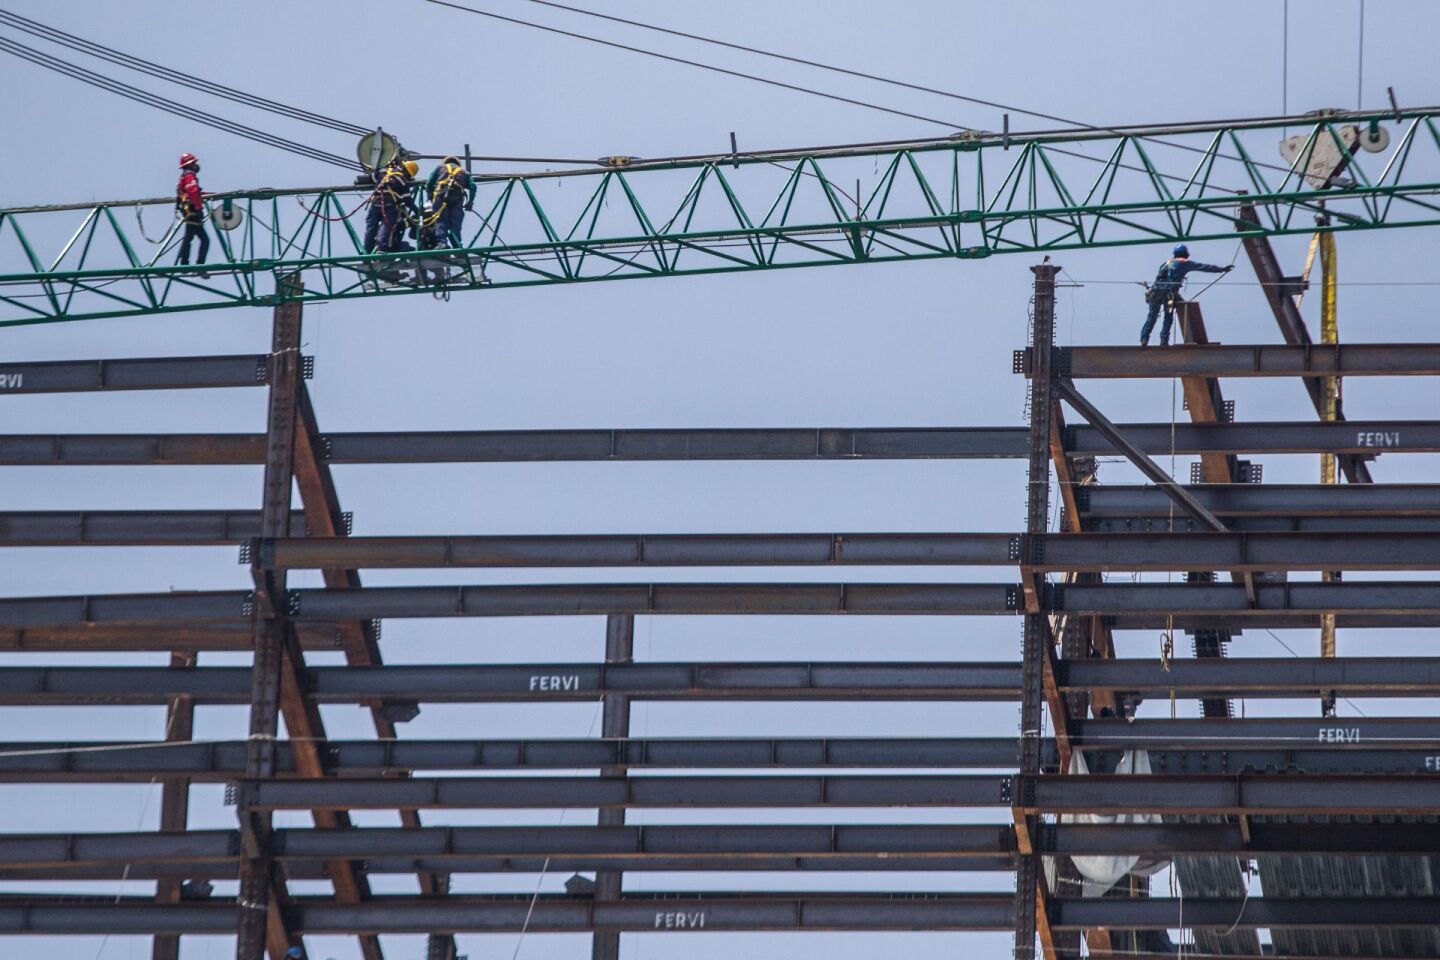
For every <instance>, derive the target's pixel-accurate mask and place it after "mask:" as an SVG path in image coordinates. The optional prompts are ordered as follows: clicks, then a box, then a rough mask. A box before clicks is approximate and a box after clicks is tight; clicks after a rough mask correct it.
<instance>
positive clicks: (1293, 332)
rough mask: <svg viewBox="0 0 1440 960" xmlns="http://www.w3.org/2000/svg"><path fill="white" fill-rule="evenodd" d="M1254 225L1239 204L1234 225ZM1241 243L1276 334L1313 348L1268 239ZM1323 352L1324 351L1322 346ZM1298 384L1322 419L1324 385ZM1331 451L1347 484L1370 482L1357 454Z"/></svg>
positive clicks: (1251, 213)
mask: <svg viewBox="0 0 1440 960" xmlns="http://www.w3.org/2000/svg"><path fill="white" fill-rule="evenodd" d="M1258 222H1259V219H1258V214H1257V213H1256V210H1255V207H1254V205H1253V204H1241V205H1240V208H1239V216H1238V217H1237V218H1236V223H1237V225H1245V224H1255V223H1258ZM1242 242H1243V243H1244V246H1245V253H1246V254H1247V255H1248V256H1249V257H1250V265H1251V266H1252V267H1254V268H1255V278H1256V279H1257V280H1259V281H1260V289H1261V290H1262V291H1263V292H1264V294H1265V299H1266V301H1267V302H1268V303H1269V304H1270V311H1271V312H1272V313H1273V314H1274V315H1275V322H1276V323H1277V324H1279V326H1280V335H1281V336H1282V337H1284V338H1285V342H1286V343H1287V344H1289V345H1290V346H1292V347H1301V348H1303V349H1314V342H1313V341H1312V340H1311V339H1310V331H1309V330H1308V329H1306V327H1305V318H1304V317H1302V316H1301V315H1300V308H1299V307H1298V306H1296V305H1295V299H1294V297H1292V296H1291V295H1290V292H1289V289H1288V287H1287V285H1286V284H1285V274H1284V271H1282V270H1281V269H1280V261H1279V259H1278V258H1276V256H1275V248H1274V247H1273V246H1271V244H1270V238H1269V237H1266V236H1264V235H1263V234H1256V233H1254V232H1253V231H1252V232H1251V233H1250V234H1249V235H1247V236H1246V237H1244V239H1243V241H1242ZM1323 349H1325V348H1323V347H1322V350H1323ZM1301 383H1303V384H1304V386H1305V392H1306V393H1307V394H1308V395H1309V396H1310V403H1311V405H1313V406H1314V407H1315V413H1316V415H1317V416H1319V417H1320V419H1321V420H1325V419H1326V400H1325V390H1324V385H1323V384H1322V382H1321V381H1320V380H1318V379H1316V378H1315V377H1305V378H1304V379H1302V380H1301ZM1335 419H1336V420H1338V421H1344V420H1345V412H1344V410H1343V409H1341V407H1340V406H1339V405H1338V404H1337V405H1336V408H1335ZM1319 452H1322V453H1324V452H1329V451H1319ZM1335 452H1336V453H1337V454H1338V456H1337V459H1336V462H1337V463H1338V464H1339V465H1340V468H1341V470H1343V471H1344V473H1345V479H1347V480H1349V481H1350V482H1351V483H1374V478H1373V477H1372V476H1371V475H1370V468H1369V466H1367V465H1366V462H1365V460H1364V459H1363V457H1362V456H1359V455H1357V453H1356V451H1335Z"/></svg>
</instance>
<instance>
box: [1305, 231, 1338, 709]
mask: <svg viewBox="0 0 1440 960" xmlns="http://www.w3.org/2000/svg"><path fill="white" fill-rule="evenodd" d="M1316 238H1317V239H1318V240H1319V246H1320V274H1321V281H1320V282H1321V288H1320V342H1321V343H1339V342H1340V329H1339V325H1338V323H1337V320H1336V315H1335V313H1336V311H1335V286H1336V284H1335V271H1336V266H1337V264H1336V257H1335V235H1334V234H1333V233H1330V232H1329V231H1320V232H1319V233H1317V234H1316ZM1312 249H1313V247H1312ZM1323 389H1324V397H1325V412H1324V419H1325V420H1326V421H1333V420H1335V418H1336V412H1337V410H1338V409H1339V405H1340V378H1339V377H1326V378H1325V379H1324V385H1323ZM1320 482H1321V483H1335V482H1336V477H1335V454H1333V453H1322V454H1321V455H1320ZM1321 579H1322V580H1327V581H1333V580H1338V579H1340V573H1339V571H1335V570H1328V571H1326V572H1324V573H1323V574H1321ZM1320 656H1321V657H1333V656H1335V614H1333V613H1324V614H1321V615H1320ZM1320 711H1321V714H1322V715H1323V716H1327V717H1328V716H1334V714H1335V693H1334V691H1327V692H1326V693H1325V694H1324V695H1323V696H1322V697H1321V700H1320Z"/></svg>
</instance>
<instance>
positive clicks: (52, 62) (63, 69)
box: [0, 37, 360, 170]
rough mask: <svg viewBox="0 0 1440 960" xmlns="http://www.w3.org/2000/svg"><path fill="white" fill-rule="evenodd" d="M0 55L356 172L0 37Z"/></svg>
mask: <svg viewBox="0 0 1440 960" xmlns="http://www.w3.org/2000/svg"><path fill="white" fill-rule="evenodd" d="M0 51H4V52H5V53H9V54H11V55H12V56H16V57H19V58H20V59H22V60H28V61H29V62H30V63H33V64H35V65H36V66H40V67H44V68H45V69H47V70H51V71H53V72H55V73H59V74H61V75H63V76H67V77H70V78H71V79H73V80H79V81H80V82H82V83H85V84H88V85H90V86H92V87H96V88H98V89H101V90H106V91H108V92H110V93H114V94H118V95H119V96H122V97H125V98H126V99H128V100H133V101H135V102H136V103H141V104H144V105H146V106H149V107H154V108H155V109H157V110H163V111H165V112H166V113H169V114H173V115H175V116H178V117H182V118H184V119H186V120H191V121H193V122H196V123H201V124H204V125H205V126H208V127H213V128H214V129H216V130H223V131H224V132H226V133H232V134H235V135H236V136H239V137H244V138H245V139H247V140H252V141H254V142H256V143H261V144H264V145H266V146H271V147H277V148H279V149H281V150H285V151H287V152H289V153H294V154H297V155H299V156H302V157H306V158H308V159H311V160H319V161H320V162H322V163H328V164H333V165H334V166H338V167H344V168H346V169H351V170H358V169H360V164H359V163H358V162H356V161H354V160H351V159H348V158H346V157H342V156H340V155H339V154H335V153H330V152H328V151H325V150H321V149H319V148H317V147H311V146H308V145H306V144H303V143H299V142H297V141H295V140H289V139H287V138H285V137H281V136H277V135H276V134H272V133H267V132H265V131H263V130H258V129H256V128H255V127H250V126H246V125H245V124H242V123H238V122H236V121H234V120H227V119H225V118H224V117H220V116H216V115H215V114H212V113H208V112H206V111H204V110H201V109H199V108H198V107H193V106H189V105H186V104H181V103H176V102H175V101H173V100H169V99H167V98H165V97H161V96H159V95H158V94H153V93H150V92H149V91H146V90H142V89H141V88H139V87H135V86H131V85H130V84H128V83H122V82H121V81H119V80H115V79H113V78H111V77H107V76H105V75H104V74H100V73H96V72H94V71H93V70H87V69H86V68H84V67H81V66H78V65H76V64H73V63H71V62H69V61H68V60H63V59H61V58H59V57H54V56H51V55H50V54H48V53H44V52H42V51H40V50H36V49H35V48H33V47H29V46H26V45H25V44H23V43H20V42H18V41H16V40H12V39H10V38H8V37H0Z"/></svg>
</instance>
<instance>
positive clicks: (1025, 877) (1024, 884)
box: [1013, 258, 1060, 960]
mask: <svg viewBox="0 0 1440 960" xmlns="http://www.w3.org/2000/svg"><path fill="white" fill-rule="evenodd" d="M1030 270H1031V272H1032V273H1034V274H1035V299H1034V308H1033V309H1034V332H1033V337H1032V339H1031V343H1030V346H1031V353H1032V355H1033V356H1034V358H1035V369H1034V374H1033V376H1031V378H1030V446H1029V457H1030V463H1029V473H1028V475H1027V483H1026V491H1027V493H1026V498H1025V532H1026V533H1027V534H1028V535H1029V536H1030V537H1032V538H1033V537H1035V536H1036V535H1037V534H1044V533H1045V532H1046V530H1047V528H1048V526H1049V521H1050V417H1051V404H1052V402H1053V400H1054V397H1053V394H1052V363H1051V361H1052V359H1053V357H1054V346H1055V275H1056V274H1057V273H1058V272H1059V271H1060V268H1059V267H1058V266H1055V265H1053V264H1051V263H1049V262H1048V258H1047V262H1046V263H1043V264H1040V265H1039V266H1034V267H1031V268H1030ZM1028 559H1029V558H1021V562H1022V563H1024V562H1026V561H1027V560H1028ZM1043 587H1044V578H1043V577H1041V578H1040V582H1039V583H1037V584H1035V585H1034V589H1035V592H1036V593H1037V594H1039V593H1040V592H1041V591H1042V590H1043ZM1030 589H1031V585H1030V584H1028V583H1027V584H1026V590H1027V592H1028V591H1029V590H1030ZM1046 617H1047V614H1046V613H1045V611H1044V610H1043V609H1037V608H1036V607H1035V606H1034V605H1032V604H1029V603H1027V604H1026V613H1025V628H1024V629H1025V633H1024V641H1023V646H1022V650H1021V691H1020V778H1019V783H1021V784H1022V785H1023V784H1028V783H1029V782H1030V778H1033V777H1035V776H1038V775H1039V773H1040V759H1041V758H1040V734H1041V729H1040V728H1041V724H1042V723H1043V716H1042V708H1043V705H1044V703H1045V657H1046V653H1047V651H1046V649H1045V645H1046V643H1048V642H1049V636H1050V631H1049V624H1048V622H1047V620H1046ZM1021 789H1022V790H1023V789H1024V787H1023V786H1022V787H1021ZM1027 800H1028V798H1027V797H1025V796H1016V797H1014V798H1013V801H1014V803H1015V804H1016V805H1017V807H1019V806H1025V805H1026V803H1027ZM1035 822H1036V818H1035V817H1033V816H1026V815H1023V814H1018V815H1017V822H1016V827H1017V833H1018V834H1020V835H1023V837H1024V840H1025V843H1024V844H1023V845H1022V846H1021V855H1020V857H1019V859H1018V860H1017V861H1016V868H1015V958H1016V960H1032V958H1033V957H1034V956H1035V935H1036V930H1037V923H1038V922H1039V920H1040V918H1039V917H1037V898H1038V897H1039V895H1040V890H1039V886H1040V883H1041V880H1042V877H1043V874H1042V873H1041V870H1040V858H1039V857H1038V856H1037V855H1036V854H1035V853H1034V852H1033V847H1032V846H1031V845H1030V843H1029V840H1030V838H1031V837H1033V836H1034V835H1035V830H1034V827H1035Z"/></svg>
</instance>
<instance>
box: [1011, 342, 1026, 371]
mask: <svg viewBox="0 0 1440 960" xmlns="http://www.w3.org/2000/svg"><path fill="white" fill-rule="evenodd" d="M1010 372H1011V373H1016V374H1020V373H1029V372H1030V348H1029V347H1026V348H1025V349H1024V350H1016V351H1015V352H1013V353H1012V354H1010Z"/></svg>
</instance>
